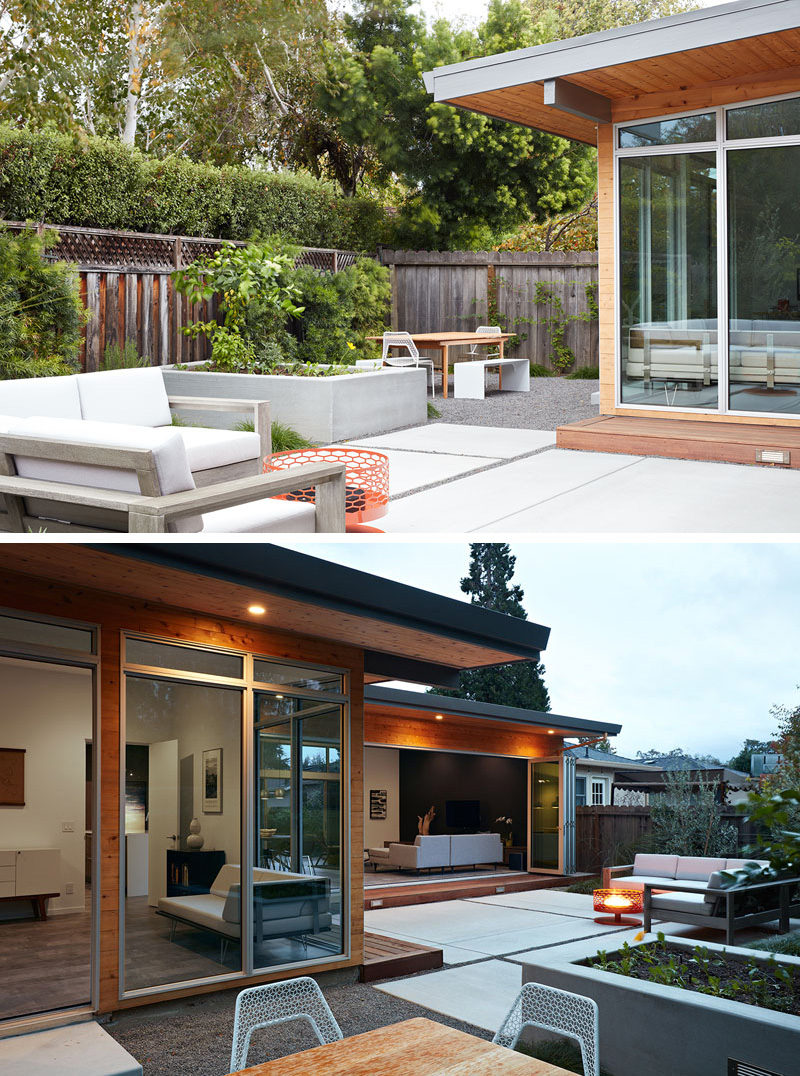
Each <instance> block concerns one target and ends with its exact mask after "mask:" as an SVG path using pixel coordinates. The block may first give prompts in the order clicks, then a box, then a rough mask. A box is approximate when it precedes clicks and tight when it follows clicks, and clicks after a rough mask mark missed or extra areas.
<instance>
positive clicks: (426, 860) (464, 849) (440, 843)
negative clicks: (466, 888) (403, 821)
mask: <svg viewBox="0 0 800 1076" xmlns="http://www.w3.org/2000/svg"><path fill="white" fill-rule="evenodd" d="M367 862H368V863H370V864H371V865H372V867H373V868H374V869H375V870H376V871H377V869H378V867H388V868H390V869H391V870H415V871H417V872H419V871H421V870H434V869H436V870H443V869H444V868H446V867H450V868H451V869H454V868H456V867H467V866H471V867H477V865H478V864H479V863H491V864H495V865H496V864H498V863H502V862H503V842H502V840H501V838H500V834H499V833H459V834H453V835H452V836H450V835H448V834H443V835H438V834H437V835H433V834H426V835H424V836H423V835H420V836H418V837H417V838H416V840H415V841H414V843H413V844H389V845H388V847H383V848H370V849H368V855H367Z"/></svg>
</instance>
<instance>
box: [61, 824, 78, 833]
mask: <svg viewBox="0 0 800 1076" xmlns="http://www.w3.org/2000/svg"><path fill="white" fill-rule="evenodd" d="M61 832H62V833H74V832H75V823H74V822H62V823H61Z"/></svg>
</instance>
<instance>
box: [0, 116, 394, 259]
mask: <svg viewBox="0 0 800 1076" xmlns="http://www.w3.org/2000/svg"><path fill="white" fill-rule="evenodd" d="M0 217H4V218H5V219H6V220H23V221H24V220H36V221H52V222H54V223H59V224H73V225H81V226H84V227H90V228H92V227H94V228H124V229H128V230H131V231H140V232H162V233H167V234H176V235H205V236H213V237H216V238H220V239H249V238H250V237H251V236H253V235H254V234H255V233H261V234H264V235H266V234H271V233H273V232H277V231H280V232H281V233H282V234H284V235H286V236H288V237H289V238H290V239H292V240H293V241H294V242H296V243H299V244H302V245H304V246H312V247H314V246H317V247H338V248H339V249H347V250H370V251H371V250H374V249H375V248H376V246H377V245H378V243H380V242H382V241H383V240H384V239H385V238H386V235H387V227H388V218H387V216H386V213H385V211H384V208H383V206H382V205H380V204H379V203H378V202H377V201H375V200H374V199H371V198H366V197H358V198H345V197H343V196H342V195H341V194H339V193H338V192H337V190H336V188H335V187H334V186H333V185H331V184H329V183H326V182H323V181H321V180H316V179H313V178H312V177H311V176H307V175H298V174H295V173H283V172H280V173H274V172H267V171H265V170H263V169H256V168H246V167H241V166H228V167H224V168H218V167H216V166H214V165H210V164H200V163H197V162H196V161H190V160H187V159H185V158H183V157H166V158H163V159H157V158H150V157H147V156H145V155H144V154H143V153H141V152H140V151H139V150H136V149H131V148H129V147H127V146H123V145H122V143H120V142H119V141H117V140H115V139H103V138H94V137H92V138H86V137H83V136H81V137H73V136H72V135H69V134H62V133H60V132H57V131H55V130H53V129H48V128H46V129H44V130H37V131H34V130H30V129H27V128H24V129H22V130H20V129H17V128H15V127H12V126H11V125H9V124H2V125H0Z"/></svg>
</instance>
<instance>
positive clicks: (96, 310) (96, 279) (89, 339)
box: [83, 273, 102, 370]
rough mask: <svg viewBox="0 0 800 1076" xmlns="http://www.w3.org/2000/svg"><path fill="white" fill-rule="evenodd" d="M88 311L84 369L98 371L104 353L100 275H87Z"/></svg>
mask: <svg viewBox="0 0 800 1076" xmlns="http://www.w3.org/2000/svg"><path fill="white" fill-rule="evenodd" d="M85 279H86V298H85V303H86V309H87V311H88V312H89V321H88V322H87V323H86V347H85V350H84V363H83V366H84V369H85V370H97V369H99V367H100V360H101V358H102V351H101V348H100V332H101V329H102V319H101V316H100V273H86V275H85Z"/></svg>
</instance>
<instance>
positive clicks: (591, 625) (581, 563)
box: [285, 539, 800, 761]
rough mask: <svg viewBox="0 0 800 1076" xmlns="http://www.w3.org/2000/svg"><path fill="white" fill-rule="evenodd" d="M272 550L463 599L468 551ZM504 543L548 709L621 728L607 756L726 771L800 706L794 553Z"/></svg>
mask: <svg viewBox="0 0 800 1076" xmlns="http://www.w3.org/2000/svg"><path fill="white" fill-rule="evenodd" d="M285 544H286V545H289V546H291V548H294V549H299V550H301V551H302V552H305V553H310V554H312V555H315V556H320V557H323V558H325V559H327V560H333V561H338V562H339V563H341V564H346V565H348V566H349V567H353V568H360V569H361V570H363V571H368V572H372V573H373V574H375V575H381V576H385V577H387V578H390V579H396V580H398V581H399V582H402V583H408V584H410V585H412V586H417V587H421V588H423V589H426V590H431V591H434V592H436V593H439V594H444V595H447V596H449V597H452V598H459V599H462V600H463V599H464V595H463V594H462V592H461V590H460V586H459V582H460V579H461V577H462V576H463V575H464V574H465V571H466V568H467V564H468V560H469V545H468V543H467V542H460V541H454V542H443V543H436V542H414V541H408V542H405V543H402V544H401V543H395V542H392V541H390V540H389V541H385V540H378V541H376V542H364V543H359V542H353V540H352V539H349V540H348V541H347V542H346V543H338V542H329V541H321V542H313V543H312V542H286V543H285ZM510 544H511V550H512V553H514V555H515V556H516V558H517V563H516V575H515V579H514V581H515V582H517V583H519V584H520V585H521V586H522V587H523V589H524V591H525V600H524V606H525V609H526V611H527V613H528V619H529V620H533V621H537V622H538V623H540V624H545V625H547V626H548V627H550V628H551V629H552V631H551V635H550V642H549V644H548V646H547V649H546V651H545V652H544V654H543V656H542V657H543V662H544V665H545V669H546V673H545V681H546V683H547V687H548V689H549V691H550V700H551V707H552V710H553V712H554V713H560V714H563V715H568V716H573V717H583V718H590V719H591V718H594V719H596V720H600V721H613V722H618V723H621V724H622V726H623V728H622V733H621V734H620V735H619V736H618V737H616V739H615V740H614V744H615V747H616V749H617V751H618V753H619V754H621V755H628V756H630V757H635V756H636V752H637V751H639V750H641V751H647V750H649V749H650V748H656V749H658V750H663V751H665V752H666V751H670V750H671V749H672V748H674V747H681V748H683V749H684V750H685V751H688V752H689V753H690V754H711V755H715V756H716V757H718V758H720V759H722V760H723V761H727V759H729V758H730V757H732V756H733V755H734V754H736V752H737V751H738V750H739V748H740V747H741V744H742V742H743V741H744V740H745V738H752V739H769V738H770V736H771V735H772V733H773V732H774V731H775V727H776V722H775V719H774V718H773V717H771V716H770V709H771V707H772V706H773V705H775V704H783V705H798V704H800V691H799V690H798V681H800V669H798V660H797V659H798V654H799V653H800V602H798V598H799V597H800V545H794V544H791V543H763V544H757V543H753V544H737V543H720V544H712V543H709V544H705V543H702V542H700V543H698V542H677V543H676V542H671V543H658V542H656V543H649V542H631V543H624V542H620V543H586V542H568V543H562V544H555V543H549V542H525V541H517V540H515V541H513V542H511V543H510ZM432 657H435V655H432ZM409 686H410V685H409Z"/></svg>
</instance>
